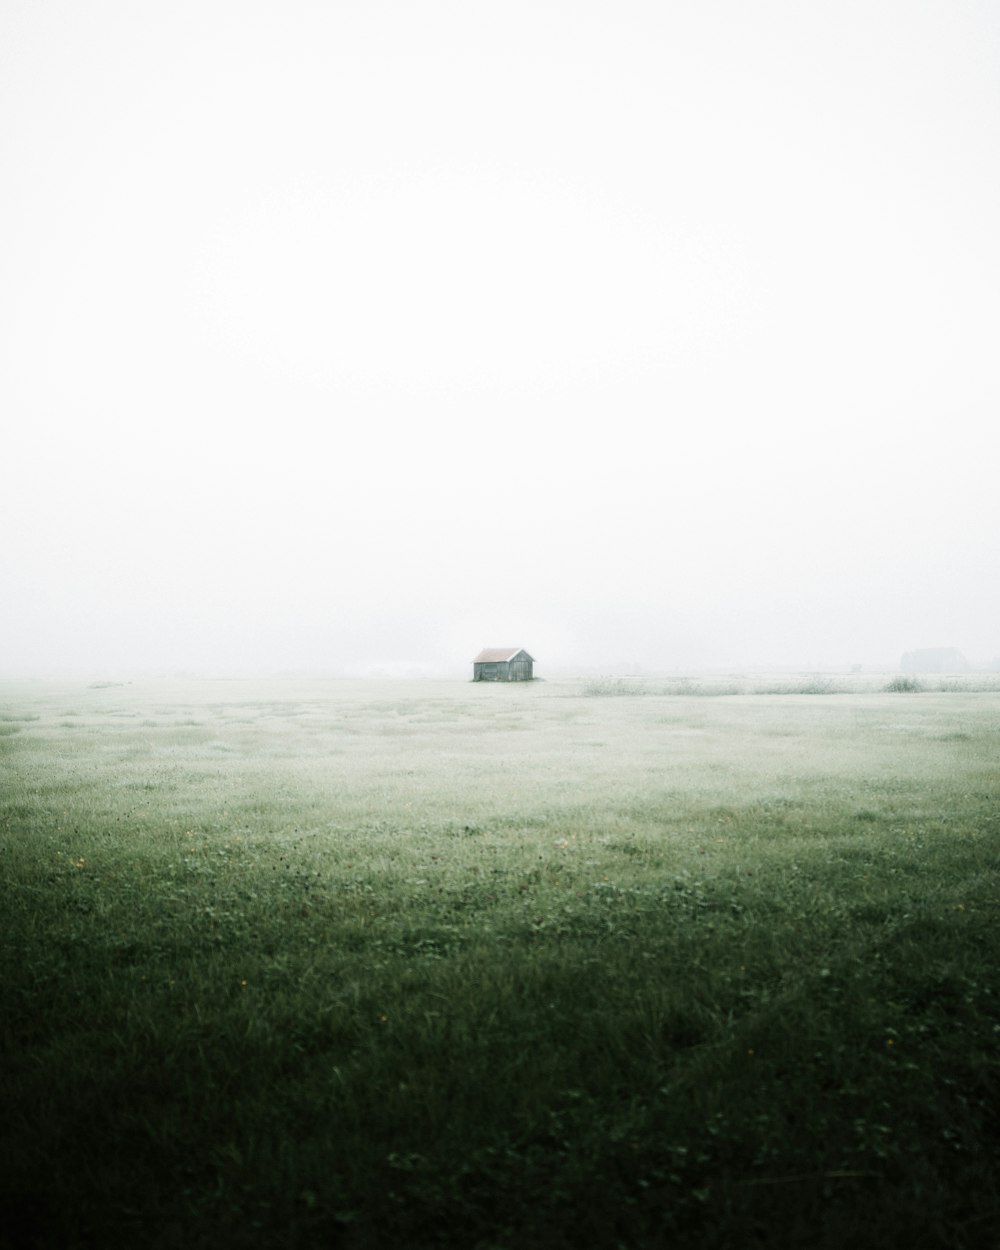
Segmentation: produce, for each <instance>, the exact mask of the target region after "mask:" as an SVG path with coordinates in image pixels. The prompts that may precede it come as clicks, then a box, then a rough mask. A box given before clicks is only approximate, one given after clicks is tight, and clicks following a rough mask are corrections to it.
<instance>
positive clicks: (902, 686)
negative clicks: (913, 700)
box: [882, 673, 923, 694]
mask: <svg viewBox="0 0 1000 1250" xmlns="http://www.w3.org/2000/svg"><path fill="white" fill-rule="evenodd" d="M882 689H883V690H885V691H887V692H888V693H889V694H916V693H917V692H918V691H920V690H923V686H922V685H921V684H920V682H919V681H917V679H916V678H915V677H907V676H906V675H905V674H904V673H898V674H897V675H896V676H895V677H892V678H890V680H889V681H887V682H886V684H885V685H884V686H883V687H882Z"/></svg>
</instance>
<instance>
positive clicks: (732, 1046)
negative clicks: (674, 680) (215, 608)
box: [0, 681, 1000, 1250]
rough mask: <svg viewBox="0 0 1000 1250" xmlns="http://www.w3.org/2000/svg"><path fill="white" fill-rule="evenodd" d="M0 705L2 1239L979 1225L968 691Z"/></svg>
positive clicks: (404, 690) (369, 690)
mask: <svg viewBox="0 0 1000 1250" xmlns="http://www.w3.org/2000/svg"><path fill="white" fill-rule="evenodd" d="M615 693H618V692H617V691H616V692H615ZM0 727H2V729H3V733H2V734H0V780H2V784H0V874H2V890H3V897H2V902H3V934H2V943H0V978H2V1000H0V1047H2V1060H0V1072H2V1076H0V1081H2V1086H0V1089H2V1106H3V1108H4V1114H3V1116H2V1117H0V1157H3V1158H4V1159H6V1160H7V1161H8V1162H7V1164H6V1166H5V1169H4V1172H3V1180H2V1185H3V1204H4V1208H5V1219H4V1220H3V1221H2V1222H0V1227H2V1228H3V1229H5V1230H6V1236H7V1242H6V1243H5V1242H4V1240H3V1239H4V1233H3V1232H0V1244H10V1245H12V1246H19V1245H24V1246H27V1245H36V1246H39V1247H60V1248H62V1247H74V1246H81V1247H82V1246H100V1247H115V1246H123V1247H124V1246H130V1247H131V1246H136V1245H142V1246H146V1247H173V1246H184V1247H187V1248H191V1250H194V1248H196V1247H202V1246H204V1247H208V1246H213V1247H216V1246H219V1245H226V1246H235V1247H259V1246H281V1247H284V1246H292V1247H294V1246H300V1247H313V1246H324V1247H326V1246H335V1247H338V1246H343V1247H348V1248H355V1247H368V1246H372V1247H382V1246H385V1247H390V1246H391V1247H408V1248H409V1247H418V1248H419V1247H454V1248H456V1250H457V1248H459V1247H461V1248H463V1250H473V1248H478V1250H502V1248H509V1250H515V1248H516V1250H524V1248H527V1250H531V1248H534V1247H537V1248H539V1250H541V1248H542V1247H556V1248H562V1247H565V1248H567V1250H568V1248H569V1247H574V1248H575V1247H578V1246H583V1245H586V1246H590V1247H602V1248H603V1247H607V1248H609V1250H610V1248H612V1247H614V1248H617V1247H646V1246H655V1247H659V1246H664V1245H670V1246H676V1247H699V1250H700V1248H701V1247H717V1248H719V1250H722V1248H723V1247H736V1246H740V1247H742V1246H754V1245H759V1246H762V1247H763V1246H766V1247H782V1246H810V1247H827V1246H829V1247H834V1246H837V1247H840V1246H842V1245H843V1244H845V1243H849V1244H853V1245H854V1246H855V1247H867V1246H876V1245H877V1246H879V1247H885V1246H886V1245H903V1244H908V1245H911V1246H915V1247H938V1246H940V1247H949V1250H973V1248H978V1247H981V1246H983V1245H988V1244H990V1243H991V1240H992V1238H993V1235H994V1234H995V1231H996V1229H997V1227H998V1226H1000V1196H998V1186H997V1179H998V1177H997V1173H998V1167H997V1163H996V1158H997V1147H998V1146H1000V1141H998V1129H1000V1116H998V1107H1000V1087H998V1086H1000V1081H998V1075H1000V978H998V973H997V969H998V967H1000V949H998V948H1000V936H998V925H997V905H998V901H1000V889H998V877H997V846H998V835H1000V805H998V797H1000V751H998V747H1000V698H998V696H997V694H996V693H991V692H985V693H969V692H951V693H941V692H935V693H913V694H909V695H908V696H907V697H906V698H905V699H903V698H900V697H899V696H898V695H894V694H892V693H877V692H870V693H853V694H852V693H840V694H833V695H830V694H827V693H821V692H818V693H816V694H815V696H813V695H810V694H796V695H794V696H792V695H787V694H770V695H755V694H741V695H739V697H731V698H730V697H720V698H715V699H704V698H695V697H691V698H687V697H684V696H683V695H677V694H669V695H664V694H657V693H649V692H648V691H647V692H646V694H645V697H643V698H641V699H636V698H628V697H619V698H610V699H594V698H593V697H588V696H587V693H586V683H583V684H580V683H560V682H547V683H533V684H532V685H530V686H528V685H525V686H519V687H506V688H504V687H496V686H482V685H473V684H465V683H451V684H450V683H424V682H406V683H391V682H346V681H345V682H314V683H309V682H286V683H278V682H275V683H256V684H251V683H239V682H203V683H196V682H191V683H181V682H177V683H161V684H156V683H149V684H145V685H139V684H136V685H130V686H125V687H122V686H111V685H107V686H105V685H100V686H92V687H85V686H83V685H80V686H77V687H74V688H70V687H67V686H62V687H59V686H52V685H45V684H28V683H22V684H15V683H6V684H5V685H4V686H3V687H0Z"/></svg>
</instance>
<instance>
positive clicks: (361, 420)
mask: <svg viewBox="0 0 1000 1250" xmlns="http://www.w3.org/2000/svg"><path fill="white" fill-rule="evenodd" d="M998 398H1000V6H997V5H996V4H995V3H992V0H982V2H980V3H976V2H974V0H938V2H932V0H838V2H837V3H835V4H834V3H825V2H824V0H689V2H688V0H657V2H653V0H613V2H612V0H603V2H602V3H594V2H588V0H534V2H532V3H527V2H525V0H507V3H504V4H497V3H488V4H487V3H485V2H480V0H461V2H459V0H455V2H453V3H448V2H446V0H406V2H403V0H400V2H398V3H393V2H390V0H327V2H325V3H320V2H319V0H313V2H309V0H280V2H279V0H267V2H265V0H257V2H254V0H169V2H167V0H146V2H139V3H136V2H134V0H87V2H86V3H80V2H79V0H30V2H29V0H5V3H4V4H3V5H2V6H0V423H2V439H0V674H8V675H12V674H36V673H37V674H44V673H51V672H67V673H68V672H81V673H82V672H103V673H107V674H113V673H122V674H124V673H129V672H157V673H158V672H164V673H168V672H175V671H195V672H219V673H223V672H225V673H229V672H236V671H248V672H249V671H283V670H300V671H301V670H310V669H316V670H323V671H331V670H333V671H337V670H340V671H351V672H364V671H368V670H369V669H371V668H372V667H373V666H376V667H378V666H381V667H385V668H388V669H390V670H392V671H397V670H398V671H406V670H407V669H408V668H409V667H410V666H413V667H417V666H421V665H423V666H427V667H428V668H429V669H441V670H447V671H452V670H454V671H455V672H456V673H458V672H461V673H464V672H465V671H466V668H467V661H469V660H470V659H471V657H472V655H474V654H475V652H476V651H478V650H479V649H480V648H481V647H483V646H487V645H506V644H519V645H524V646H526V647H527V648H528V649H529V650H530V651H531V652H532V653H533V654H534V655H535V656H536V658H537V659H538V661H539V669H538V671H539V672H541V673H542V674H544V673H545V672H546V671H550V672H552V671H555V670H557V669H566V668H572V667H573V666H574V665H577V664H579V665H590V666H596V667H600V666H602V665H606V666H609V667H610V666H612V665H614V664H618V663H622V662H629V663H633V664H641V665H645V666H648V667H650V668H661V669H690V668H697V667H699V666H724V665H732V666H737V667H740V666H744V667H745V666H756V665H769V664H789V665H804V666H812V665H815V666H821V665H831V666H833V665H840V664H849V663H865V664H868V663H882V662H886V663H889V664H895V663H896V662H897V661H898V659H899V655H900V653H901V652H902V651H903V650H908V649H911V648H915V647H922V646H937V645H948V646H957V647H959V648H960V649H962V650H963V651H964V652H965V653H966V654H967V655H968V656H969V658H970V659H972V660H974V661H975V660H978V661H990V660H992V659H993V658H994V657H997V656H1000V489H998V485H997V480H996V479H997V468H998V464H1000V459H998V452H1000V425H998V419H1000V407H998V402H997V401H998ZM393 666H396V669H394V668H393Z"/></svg>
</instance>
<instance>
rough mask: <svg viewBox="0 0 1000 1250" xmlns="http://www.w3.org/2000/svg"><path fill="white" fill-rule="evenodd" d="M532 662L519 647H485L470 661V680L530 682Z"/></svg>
mask: <svg viewBox="0 0 1000 1250" xmlns="http://www.w3.org/2000/svg"><path fill="white" fill-rule="evenodd" d="M534 662H535V661H534V660H533V659H532V658H531V656H530V655H529V654H528V653H527V651H525V650H523V648H521V647H487V648H486V649H485V650H484V651H480V653H479V654H478V655H477V656H476V658H475V659H474V660H473V661H472V680H473V681H531V680H532V676H533V674H532V671H531V666H532V665H533V664H534Z"/></svg>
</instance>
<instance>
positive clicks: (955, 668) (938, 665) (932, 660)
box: [899, 647, 969, 673]
mask: <svg viewBox="0 0 1000 1250" xmlns="http://www.w3.org/2000/svg"><path fill="white" fill-rule="evenodd" d="M899 667H900V668H901V669H902V670H903V672H904V673H967V672H968V671H969V662H968V660H967V659H966V658H965V656H964V655H963V654H962V653H961V651H959V650H958V648H957V647H924V648H923V650H921V651H906V652H904V653H903V658H902V660H901V661H900V665H899Z"/></svg>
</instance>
